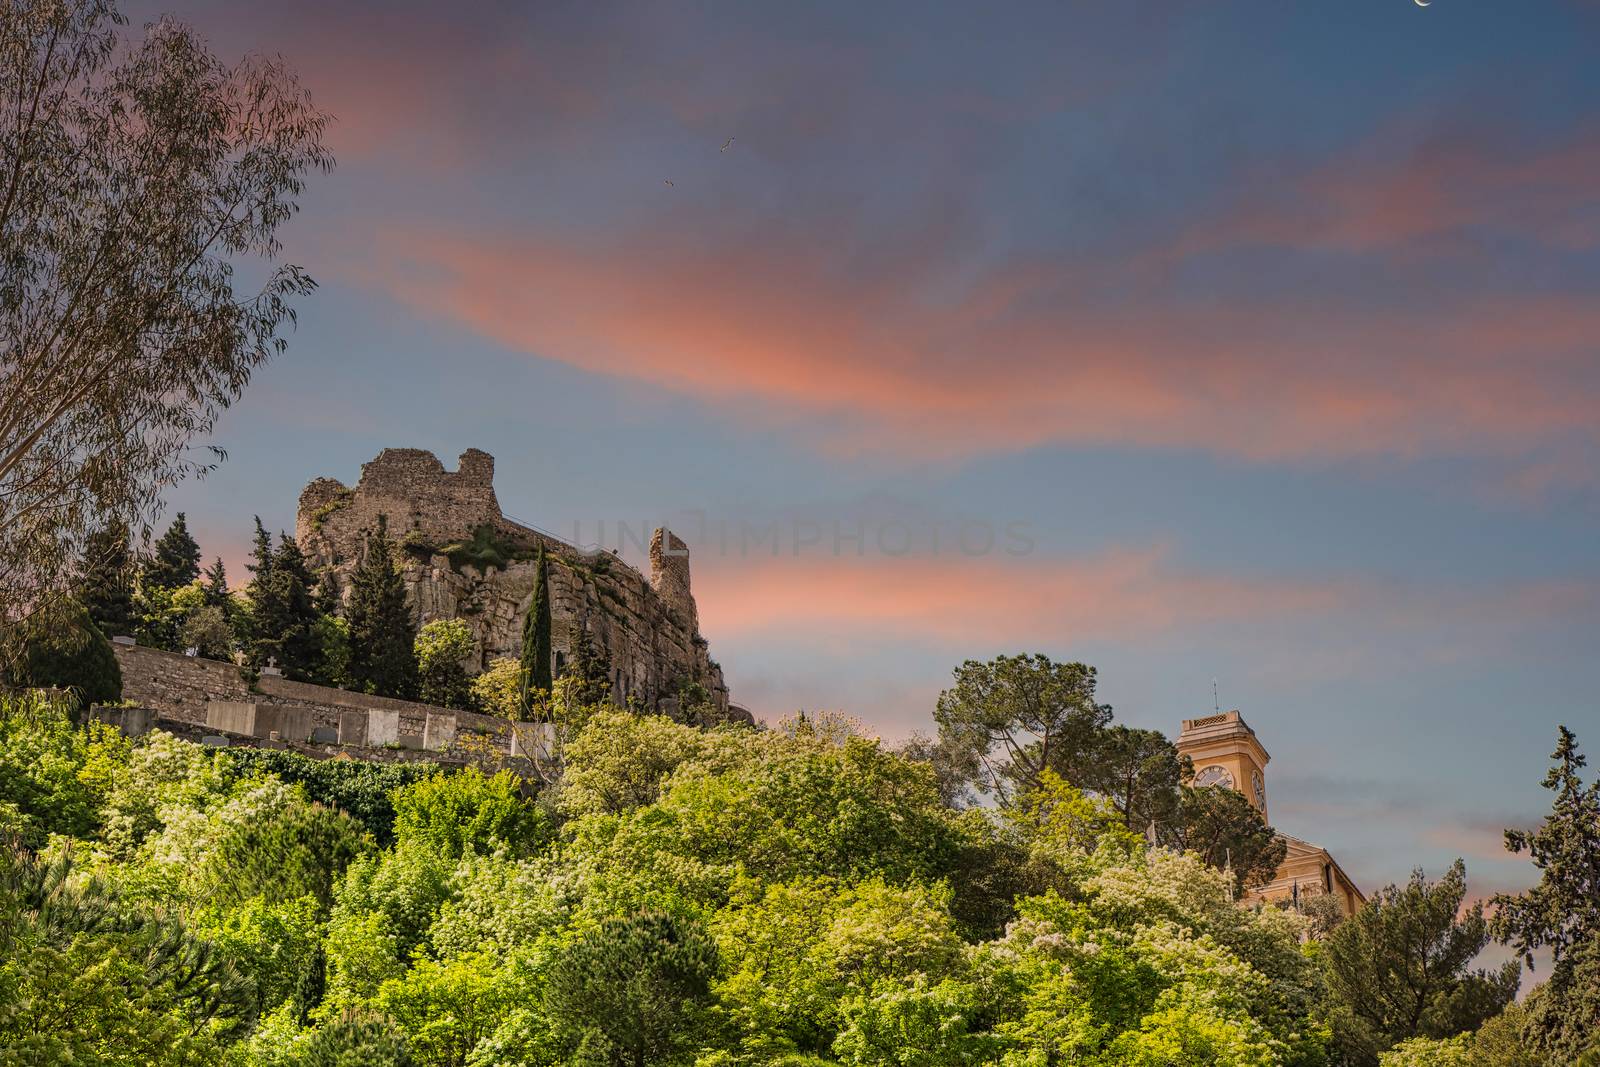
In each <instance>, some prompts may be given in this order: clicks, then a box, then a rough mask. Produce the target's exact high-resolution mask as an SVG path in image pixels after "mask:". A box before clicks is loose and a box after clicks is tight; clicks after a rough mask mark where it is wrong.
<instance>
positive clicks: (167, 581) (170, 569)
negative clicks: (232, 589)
mask: <svg viewBox="0 0 1600 1067" xmlns="http://www.w3.org/2000/svg"><path fill="white" fill-rule="evenodd" d="M198 577H200V545H199V544H198V543H197V542H196V541H195V539H194V536H193V535H192V534H190V533H189V524H188V522H187V521H186V520H185V519H184V516H183V512H181V511H180V512H178V514H177V517H176V518H174V519H173V520H172V525H171V526H168V527H167V532H166V533H164V534H162V535H161V536H160V538H158V539H157V540H156V543H155V547H154V549H153V550H152V552H151V555H150V558H149V559H147V560H146V561H145V564H144V569H143V571H142V572H141V573H140V575H139V582H140V584H141V585H144V586H147V587H154V588H157V589H166V590H169V591H170V590H173V589H181V588H183V587H184V586H186V585H188V584H189V583H190V582H192V581H194V580H195V579H196V578H198Z"/></svg>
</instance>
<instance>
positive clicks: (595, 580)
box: [295, 448, 728, 710]
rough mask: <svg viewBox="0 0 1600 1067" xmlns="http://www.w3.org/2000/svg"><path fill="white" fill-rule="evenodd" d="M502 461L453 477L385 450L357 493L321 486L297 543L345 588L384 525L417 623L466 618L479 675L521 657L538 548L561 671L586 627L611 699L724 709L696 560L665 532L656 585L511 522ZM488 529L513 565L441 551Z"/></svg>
mask: <svg viewBox="0 0 1600 1067" xmlns="http://www.w3.org/2000/svg"><path fill="white" fill-rule="evenodd" d="M493 481H494V458H493V457H492V456H489V455H488V454H487V453H484V452H480V451H478V450H476V449H469V450H468V451H467V452H465V453H463V454H462V456H461V459H460V461H459V467H458V469H457V470H455V471H447V470H445V468H444V465H443V464H442V463H440V462H439V460H438V459H437V458H436V457H435V456H434V455H433V454H432V453H430V452H425V451H420V450H417V449H398V448H390V449H385V450H384V451H383V452H382V453H380V454H379V455H378V457H377V458H376V459H374V460H372V461H371V462H370V463H367V464H364V465H363V467H362V472H361V480H360V481H359V482H358V483H357V484H356V486H355V487H354V488H353V489H352V488H348V487H346V486H344V485H343V484H342V483H340V482H338V481H335V480H333V479H331V478H319V479H317V480H315V481H313V482H312V483H311V484H309V485H308V486H306V489H305V491H304V492H303V493H302V494H301V496H300V511H299V516H298V520H297V522H296V527H295V530H296V537H297V539H298V540H299V542H300V547H301V548H302V550H304V551H305V553H306V555H307V556H308V558H309V559H310V561H311V563H312V565H313V566H316V567H330V568H332V570H333V573H334V576H335V580H336V581H337V582H338V583H339V584H340V587H341V589H345V588H348V584H349V577H350V575H351V573H352V572H353V571H354V569H355V566H356V564H357V562H358V561H359V559H360V555H361V552H362V550H363V545H364V541H365V537H366V533H367V531H368V530H370V529H373V528H374V527H375V526H376V525H377V522H378V518H379V516H380V515H382V516H386V517H387V525H388V529H389V533H390V536H391V537H394V538H395V539H397V540H398V541H400V543H401V545H402V547H403V550H404V551H403V556H404V563H405V566H404V573H405V581H406V587H407V590H408V592H409V594H410V597H411V603H412V606H413V608H414V609H415V611H416V615H417V622H418V625H423V624H426V623H428V622H431V621H433V620H435V619H461V620H463V621H464V622H466V623H467V625H468V627H469V628H470V629H471V630H472V633H473V638H474V641H475V646H476V647H475V652H474V654H473V656H472V659H471V662H470V663H469V664H468V667H469V669H470V670H472V671H474V672H476V671H478V670H481V669H482V668H484V667H486V666H487V665H488V664H489V662H490V661H491V660H493V659H495V658H497V657H501V656H509V657H513V658H515V657H517V656H519V655H520V654H521V649H522V619H523V616H524V615H525V614H526V613H527V611H528V607H529V605H530V603H531V602H532V598H533V581H534V571H535V563H534V562H533V559H532V553H533V550H534V549H536V548H537V547H538V546H541V545H542V546H543V547H544V549H545V552H546V554H547V558H548V563H549V568H548V570H549V586H550V602H551V620H552V623H553V625H552V633H551V646H552V649H553V650H554V653H555V656H556V661H557V662H556V667H557V669H558V671H559V668H560V666H561V664H562V663H564V662H565V660H566V658H567V657H568V656H569V655H570V654H571V650H572V647H573V645H574V644H575V638H576V635H577V633H578V631H579V628H580V627H586V628H587V629H588V630H589V633H590V635H591V638H592V640H593V641H595V642H596V643H597V644H599V645H601V646H603V647H604V648H605V649H606V651H607V652H608V653H609V655H610V657H611V664H612V696H613V698H614V699H615V700H617V701H619V702H626V701H629V700H634V701H638V702H639V703H641V704H643V705H645V706H646V707H651V708H661V707H663V706H664V704H665V703H666V702H668V701H671V700H672V699H673V698H674V697H675V695H676V691H677V687H678V686H679V685H681V684H683V683H685V682H698V683H699V684H700V685H703V686H704V687H705V688H706V690H707V691H708V692H709V693H710V694H711V695H712V699H713V700H714V701H715V702H716V703H717V704H718V706H719V707H721V708H722V709H723V710H726V709H727V706H728V690H727V686H726V684H725V683H724V681H723V678H722V669H721V667H719V666H718V665H717V663H716V662H715V661H714V660H712V659H711V657H710V651H709V647H708V645H707V643H706V641H705V639H704V638H703V637H701V636H700V633H699V617H698V612H697V610H696V607H695V603H694V596H693V595H692V593H691V592H690V586H689V556H688V550H687V548H685V547H684V545H683V542H682V541H681V540H679V539H678V538H676V537H673V536H672V535H671V534H665V537H666V538H669V539H670V540H668V541H666V542H665V544H666V545H667V546H670V547H671V551H663V534H664V531H659V530H658V531H657V532H656V536H655V538H654V539H653V540H652V542H651V578H650V579H649V580H646V578H645V577H644V575H642V574H640V573H639V572H638V571H637V570H635V569H634V568H633V567H630V566H629V565H628V564H627V563H625V562H623V560H622V559H621V558H620V557H618V556H616V555H615V554H612V553H609V552H596V553H585V552H582V551H580V550H579V549H577V548H575V547H574V546H572V545H569V544H567V543H566V542H564V541H561V540H559V539H557V538H554V537H551V536H549V535H548V534H544V533H542V532H540V531H538V530H533V529H530V528H528V527H526V526H522V525H520V524H518V523H516V522H513V521H511V520H509V519H507V518H505V516H504V515H502V514H501V512H500V505H499V501H498V500H497V499H496V497H495V493H494V485H493ZM483 526H488V527H490V528H491V529H493V530H494V531H495V532H496V536H497V537H499V538H502V539H503V540H504V542H505V543H506V545H507V546H511V547H514V548H516V549H517V551H516V552H515V553H514V554H513V556H512V557H511V558H509V559H508V560H507V562H506V565H505V567H503V568H501V567H493V566H491V567H489V568H488V569H487V570H486V571H480V570H479V569H478V568H477V567H474V566H471V565H462V566H459V567H457V566H453V565H452V563H451V561H450V559H449V558H448V557H447V556H446V555H444V554H442V553H441V552H439V551H437V550H438V549H442V548H444V547H446V546H448V545H450V544H451V543H455V542H463V541H468V540H470V539H471V537H472V535H473V532H474V530H476V529H478V528H480V527H483Z"/></svg>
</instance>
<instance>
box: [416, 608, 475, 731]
mask: <svg viewBox="0 0 1600 1067" xmlns="http://www.w3.org/2000/svg"><path fill="white" fill-rule="evenodd" d="M475 647H476V646H475V644H474V642H473V639H472V631H471V630H470V629H468V628H467V624H466V623H464V622H462V621H461V620H460V619H435V620H434V621H433V622H430V623H428V625H426V626H424V627H423V628H422V629H421V630H419V631H418V632H417V640H416V644H415V648H416V653H417V677H418V679H419V681H420V682H421V683H422V699H423V701H424V702H426V703H428V704H437V705H439V706H441V707H446V708H461V709H462V710H464V711H466V710H471V708H472V687H471V685H470V684H469V683H468V681H467V672H466V668H464V667H463V666H462V665H461V663H462V661H463V660H465V659H466V658H467V657H468V656H471V655H472V653H473V651H474V650H475Z"/></svg>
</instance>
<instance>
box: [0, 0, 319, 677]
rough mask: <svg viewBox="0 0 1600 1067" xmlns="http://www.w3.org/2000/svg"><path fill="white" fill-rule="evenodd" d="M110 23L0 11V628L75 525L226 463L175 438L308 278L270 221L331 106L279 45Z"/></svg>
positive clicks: (270, 347) (139, 508) (286, 316)
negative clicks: (223, 43) (282, 56)
mask: <svg viewBox="0 0 1600 1067" xmlns="http://www.w3.org/2000/svg"><path fill="white" fill-rule="evenodd" d="M125 21H126V20H125V19H124V18H123V17H122V16H121V14H120V13H119V12H118V11H117V9H116V7H115V5H114V4H113V3H111V2H110V0H9V2H7V3H5V4H0V114H3V115H5V116H6V118H5V121H4V122H0V633H7V632H13V633H14V632H15V631H16V629H17V628H16V627H15V626H12V625H6V624H12V623H16V622H18V621H20V620H21V619H23V618H25V617H28V616H31V615H33V614H35V613H37V612H40V611H43V610H46V609H49V608H51V607H52V606H54V605H56V604H57V603H59V602H60V600H61V597H62V594H63V593H64V591H65V590H66V589H67V588H68V586H69V585H70V583H71V582H72V580H73V574H72V570H73V562H72V561H74V560H76V559H78V558H79V557H80V556H81V554H82V550H83V548H84V545H85V542H86V540H87V538H88V536H89V534H90V533H91V532H92V531H93V530H95V529H97V528H102V527H104V526H106V525H108V524H110V523H112V522H114V521H118V520H120V521H124V522H127V523H128V524H129V525H130V526H133V527H134V528H135V529H137V530H139V531H140V532H141V534H142V536H145V537H148V535H149V532H150V523H151V520H152V519H153V518H154V516H155V514H156V513H157V511H158V510H159V506H160V494H161V492H162V490H163V489H164V488H165V487H167V486H169V485H171V484H172V483H173V482H175V481H177V480H179V479H181V478H184V477H186V476H192V475H199V474H203V473H204V472H205V471H206V470H208V469H210V468H211V467H212V466H213V465H214V464H215V463H216V462H217V461H218V460H220V459H221V458H222V453H221V452H220V450H218V449H215V448H210V449H205V450H199V451H197V450H195V449H194V448H193V447H192V446H193V443H194V442H195V441H196V439H198V438H201V437H203V436H204V435H205V434H206V433H207V432H208V431H209V430H210V429H211V427H212V426H213V424H214V423H215V421H216V418H217V416H218V414H219V412H220V411H221V410H222V409H224V408H226V407H227V406H228V405H229V404H231V403H232V402H233V401H235V400H236V399H238V397H239V395H240V393H241V391H242V390H243V389H244V387H245V385H246V383H247V382H248V381H249V379H250V374H251V372H252V371H253V370H254V369H255V368H256V367H258V366H260V365H261V364H262V363H263V362H265V361H266V360H268V359H269V358H270V357H271V356H272V355H273V354H274V353H276V352H278V351H280V350H281V349H282V348H283V347H284V339H283V337H282V336H281V335H280V331H281V329H282V328H283V327H284V326H285V325H287V324H291V323H292V322H293V320H294V314H295V312H294V307H293V301H294V300H295V298H297V297H303V296H305V295H306V294H308V293H309V292H311V290H312V289H313V287H314V282H313V281H312V280H311V278H310V277H308V276H307V275H306V274H305V273H304V272H303V271H302V270H301V269H300V268H299V267H297V266H294V265H291V264H286V263H278V262H276V260H277V257H278V254H279V252H280V246H279V239H278V233H279V229H280V227H281V226H282V225H283V223H284V222H285V221H286V220H288V219H289V218H290V217H291V216H292V215H293V214H294V213H295V211H296V210H297V205H298V198H299V197H300V195H301V194H302V192H303V190H304V184H305V180H306V177H307V176H308V175H309V174H310V173H312V172H316V171H326V170H328V169H329V168H330V167H331V166H332V164H333V159H332V156H331V155H330V154H329V152H328V150H327V148H326V147H325V145H324V142H323V133H324V130H325V128H326V125H327V122H328V116H327V115H326V114H324V113H323V112H320V111H318V110H317V109H316V108H315V107H313V106H312V104H311V100H310V97H309V96H308V95H307V93H306V91H305V90H304V89H303V88H302V87H301V86H300V84H299V82H298V81H297V80H296V78H295V77H294V75H293V74H292V73H291V72H290V71H289V70H288V68H287V67H286V66H285V65H284V64H283V63H282V62H281V61H280V60H276V59H264V58H260V57H251V58H247V59H245V60H243V61H242V62H239V63H236V64H228V63H225V62H223V61H222V60H221V59H219V58H218V57H216V56H215V55H213V54H212V53H211V52H210V51H209V50H208V49H207V48H206V46H205V44H204V42H203V41H202V40H201V39H200V37H199V36H198V35H197V34H196V33H195V32H194V31H193V30H192V29H190V28H189V27H187V26H185V25H183V24H181V23H179V22H175V21H172V20H169V19H163V20H161V21H159V22H156V23H153V24H152V25H150V26H149V27H148V28H147V30H146V31H145V33H144V35H143V36H142V38H139V37H137V36H135V35H129V34H125V33H124V31H123V27H124V25H125ZM261 261H265V265H264V269H259V268H258V266H257V265H258V264H259V263H260V262H261ZM244 271H248V272H249V276H251V277H256V276H260V277H261V281H260V285H259V288H256V287H254V286H252V287H251V288H249V289H248V290H246V291H240V290H239V288H237V287H236V282H237V279H238V278H239V276H240V274H241V273H243V272H244ZM0 651H4V650H0ZM9 651H11V652H15V649H14V648H12V649H10V650H9Z"/></svg>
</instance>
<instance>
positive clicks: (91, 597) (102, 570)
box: [78, 522, 136, 636]
mask: <svg viewBox="0 0 1600 1067" xmlns="http://www.w3.org/2000/svg"><path fill="white" fill-rule="evenodd" d="M78 601H79V602H80V603H81V604H82V605H83V606H84V609H85V610H87V611H88V613H89V618H90V619H91V620H93V622H94V624H95V626H96V627H98V628H99V629H100V632H101V633H104V634H109V635H112V636H115V635H117V634H131V633H132V632H133V629H134V625H135V621H136V620H135V618H134V610H133V555H132V553H131V552H130V551H129V550H128V527H127V526H126V525H125V524H123V523H121V522H115V523H112V524H111V525H110V526H107V527H106V528H105V529H103V530H98V531H96V532H95V533H93V534H91V535H90V536H89V541H88V544H87V545H85V546H84V551H83V575H82V577H81V578H80V579H79V580H78Z"/></svg>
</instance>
